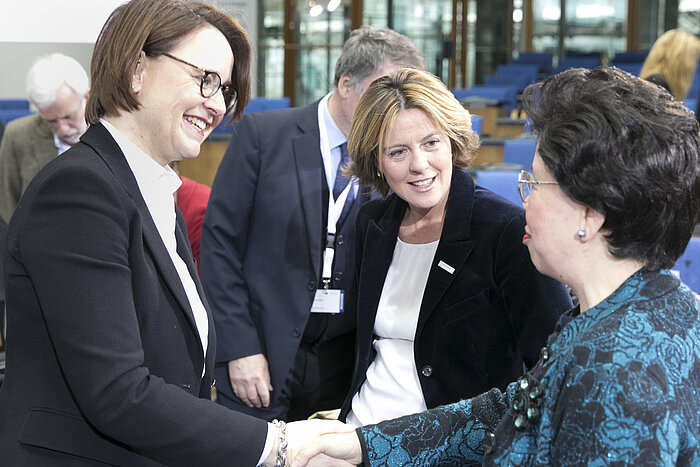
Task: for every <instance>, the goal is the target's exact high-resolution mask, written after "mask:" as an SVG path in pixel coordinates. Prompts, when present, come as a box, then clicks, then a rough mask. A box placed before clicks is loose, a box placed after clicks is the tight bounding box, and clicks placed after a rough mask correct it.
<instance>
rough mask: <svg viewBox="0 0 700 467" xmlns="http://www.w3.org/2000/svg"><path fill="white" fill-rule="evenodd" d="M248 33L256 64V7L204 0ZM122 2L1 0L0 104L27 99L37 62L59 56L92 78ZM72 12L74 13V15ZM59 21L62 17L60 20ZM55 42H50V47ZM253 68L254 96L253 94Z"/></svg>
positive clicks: (237, 0)
mask: <svg viewBox="0 0 700 467" xmlns="http://www.w3.org/2000/svg"><path fill="white" fill-rule="evenodd" d="M208 1H209V3H212V4H214V5H217V6H218V7H219V8H221V9H223V10H225V11H228V12H229V13H231V14H232V15H234V16H235V17H236V18H237V19H238V20H239V21H240V22H241V24H242V25H243V27H245V28H246V30H247V31H248V34H249V35H250V37H251V39H252V42H253V57H254V60H256V59H257V40H256V38H257V1H256V0H208ZM123 2H124V0H0V99H18V98H21V99H23V98H25V97H26V91H25V78H26V76H27V71H28V70H29V67H30V66H31V65H32V63H33V62H34V60H35V59H36V58H37V57H40V56H42V55H46V54H49V53H53V52H60V53H63V54H65V55H69V56H71V57H73V58H75V59H76V60H78V61H79V62H80V63H81V64H82V65H83V67H85V70H86V71H87V72H88V75H89V73H90V58H91V56H92V49H93V43H94V40H95V39H96V38H97V35H98V34H99V31H100V29H101V28H102V25H103V24H104V22H105V20H106V19H107V17H108V16H109V13H110V12H111V11H112V10H113V9H114V8H115V7H116V6H117V5H119V4H120V3H123ZM76 12H78V13H77V14H76ZM62 15H63V17H61V16H62ZM52 40H53V41H55V42H50V41H52ZM255 70H256V66H255V63H253V67H252V70H251V71H252V73H253V86H252V91H253V95H255V94H256V86H255V83H256V79H255Z"/></svg>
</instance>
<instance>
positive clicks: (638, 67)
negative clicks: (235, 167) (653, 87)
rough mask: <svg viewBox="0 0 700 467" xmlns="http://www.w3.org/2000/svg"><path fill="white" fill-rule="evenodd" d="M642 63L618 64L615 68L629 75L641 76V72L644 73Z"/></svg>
mask: <svg viewBox="0 0 700 467" xmlns="http://www.w3.org/2000/svg"><path fill="white" fill-rule="evenodd" d="M642 65H643V64H642V63H626V62H623V63H616V64H615V65H614V66H615V67H617V68H619V69H620V70H623V71H626V72H627V73H632V74H633V75H634V76H639V72H640V71H642Z"/></svg>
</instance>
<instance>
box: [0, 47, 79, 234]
mask: <svg viewBox="0 0 700 467" xmlns="http://www.w3.org/2000/svg"><path fill="white" fill-rule="evenodd" d="M89 88H90V82H89V80H88V76H87V73H86V72H85V70H84V69H83V67H82V66H81V65H80V63H78V61H77V60H75V59H74V58H72V57H68V56H66V55H63V54H59V53H54V54H51V55H46V56H43V57H40V58H39V59H37V60H36V61H35V62H34V64H33V65H32V66H31V68H30V69H29V72H28V73H27V99H29V102H31V103H32V104H33V105H34V106H35V107H36V109H37V113H35V114H32V115H27V116H26V117H22V118H18V119H16V120H13V121H11V122H9V123H8V124H7V128H6V130H5V134H4V136H3V138H2V140H1V141H0V216H1V217H2V218H3V219H5V221H6V222H9V221H10V217H12V213H13V212H14V210H15V206H17V202H18V201H19V198H20V197H21V196H22V193H24V190H26V189H27V185H29V182H30V181H31V180H32V178H34V176H35V175H36V174H37V172H39V170H40V169H41V168H42V167H43V166H44V165H46V164H47V163H48V162H49V161H50V160H51V159H53V158H54V157H56V155H60V154H61V153H63V152H64V151H66V150H67V149H68V148H70V147H71V146H72V145H74V144H75V143H77V142H78V140H79V139H80V136H81V135H82V134H83V133H84V132H85V130H87V123H86V122H85V104H86V102H87V98H88V94H89Z"/></svg>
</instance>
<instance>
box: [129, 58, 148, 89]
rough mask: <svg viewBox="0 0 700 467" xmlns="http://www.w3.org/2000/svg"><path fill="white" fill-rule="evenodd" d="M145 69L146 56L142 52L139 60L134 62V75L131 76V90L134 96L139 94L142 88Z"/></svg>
mask: <svg viewBox="0 0 700 467" xmlns="http://www.w3.org/2000/svg"><path fill="white" fill-rule="evenodd" d="M145 69H146V54H145V53H144V52H143V50H142V51H141V52H140V53H139V58H138V60H137V62H136V68H134V73H133V74H132V76H131V90H132V91H133V93H134V94H138V93H140V92H141V88H142V87H143V80H144V75H145Z"/></svg>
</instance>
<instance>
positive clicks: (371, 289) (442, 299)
mask: <svg viewBox="0 0 700 467" xmlns="http://www.w3.org/2000/svg"><path fill="white" fill-rule="evenodd" d="M406 206H407V205H406V203H405V202H404V201H403V200H402V199H400V198H398V197H397V196H396V195H391V196H390V197H389V198H388V199H387V200H385V201H374V202H370V203H368V204H367V205H366V206H364V207H363V208H362V210H361V211H360V214H359V215H358V220H357V233H356V235H355V237H356V239H357V247H356V252H357V264H358V265H359V266H358V268H357V279H356V284H357V285H356V287H357V292H353V291H350V293H349V294H348V297H347V298H346V307H347V308H350V309H351V310H352V309H356V312H357V348H356V353H357V356H356V364H355V369H354V373H353V379H352V385H351V391H350V393H349V394H348V396H347V398H346V400H345V402H344V404H343V408H342V410H341V419H344V418H345V416H346V415H347V414H348V412H349V411H350V409H351V403H352V398H353V396H354V395H355V393H356V392H357V391H359V389H360V387H361V386H362V383H363V382H364V381H365V377H366V372H367V368H368V367H369V365H370V364H371V363H372V361H373V360H374V358H375V351H374V348H373V340H374V337H373V329H374V321H375V318H376V312H377V305H378V304H379V298H380V296H381V293H382V288H383V286H384V280H385V278H386V273H387V271H388V269H389V266H390V264H391V261H392V256H393V252H394V247H395V245H396V239H397V236H398V231H399V226H400V225H401V220H402V219H403V216H404V213H405V211H406ZM524 226H525V215H524V212H523V210H522V209H521V208H519V207H517V206H515V205H514V204H512V203H510V202H508V201H506V200H505V199H503V198H501V197H500V196H498V195H495V194H494V193H492V192H490V191H488V190H486V189H483V188H481V187H476V186H474V183H473V182H472V179H471V177H470V176H469V175H468V174H467V173H466V172H464V171H462V170H459V169H454V172H453V176H452V183H451V187H450V194H449V197H448V200H447V207H446V213H445V221H444V225H443V230H442V235H441V238H440V243H439V244H438V248H437V251H436V253H435V257H434V259H433V263H432V266H431V270H430V273H429V276H428V282H427V284H426V287H425V292H424V295H423V301H422V303H421V308H420V314H419V318H418V327H417V330H416V334H415V343H414V354H415V364H416V368H417V370H418V377H419V379H420V384H421V387H422V390H423V396H424V398H425V403H426V406H427V407H428V408H432V407H436V406H439V405H442V404H447V403H450V402H455V401H458V400H460V399H464V398H468V397H471V396H475V395H477V394H480V393H482V392H484V391H486V390H488V389H490V388H493V387H498V388H501V389H503V388H505V387H506V385H507V384H508V383H509V382H511V381H513V380H514V379H515V378H517V377H518V376H519V375H521V374H522V373H523V372H524V370H525V366H527V367H530V366H532V365H534V364H535V363H536V361H537V358H538V356H539V352H540V349H541V347H543V346H544V344H545V341H546V338H547V336H548V335H549V334H550V333H551V332H552V330H553V329H554V326H555V324H556V322H557V320H558V318H559V316H560V315H561V313H563V312H564V311H566V310H567V309H569V308H570V307H571V300H570V298H569V295H568V293H567V291H566V288H565V287H564V286H563V285H562V284H561V283H559V282H557V281H555V280H553V279H550V278H548V277H545V276H543V275H541V274H540V273H538V272H537V270H536V269H535V267H534V266H533V265H532V262H531V261H530V255H529V252H528V250H527V248H526V247H525V246H524V245H523V244H522V237H523V234H524ZM441 261H442V262H444V263H446V264H447V265H449V266H451V267H453V268H454V271H453V273H450V272H448V271H446V270H445V269H444V268H442V267H440V266H438V264H439V263H440V262H441ZM397 397H400V395H397Z"/></svg>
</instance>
